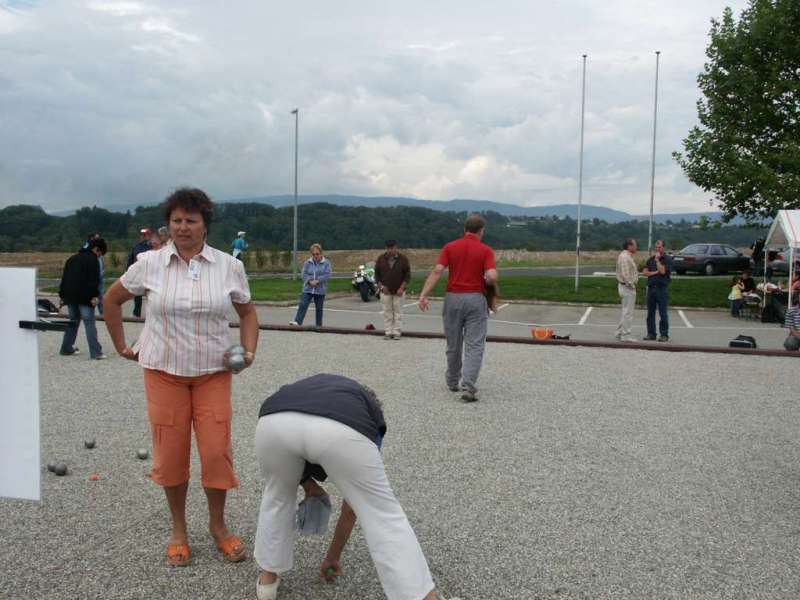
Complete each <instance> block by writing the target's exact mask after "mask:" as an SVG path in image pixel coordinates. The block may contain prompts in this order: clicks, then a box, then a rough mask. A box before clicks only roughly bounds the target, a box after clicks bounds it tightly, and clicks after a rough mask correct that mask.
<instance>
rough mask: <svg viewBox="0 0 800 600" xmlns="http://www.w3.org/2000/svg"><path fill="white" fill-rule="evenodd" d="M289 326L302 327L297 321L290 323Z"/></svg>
mask: <svg viewBox="0 0 800 600" xmlns="http://www.w3.org/2000/svg"><path fill="white" fill-rule="evenodd" d="M289 325H291V326H292V327H300V323H298V322H297V321H289Z"/></svg>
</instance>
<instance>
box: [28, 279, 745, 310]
mask: <svg viewBox="0 0 800 600" xmlns="http://www.w3.org/2000/svg"><path fill="white" fill-rule="evenodd" d="M424 283H425V278H424V277H412V279H411V284H410V285H409V287H408V292H409V293H410V294H412V295H416V294H419V292H420V291H421V290H422V285H423V284H424ZM446 285H447V278H446V277H443V278H442V279H441V280H440V281H439V284H438V285H437V286H436V288H435V289H434V291H433V293H432V295H433V296H443V295H444V294H445V289H446ZM730 285H731V284H730V280H729V279H728V278H727V277H724V278H706V277H697V278H694V277H692V278H686V279H675V280H673V281H672V284H671V285H670V288H669V302H670V304H671V305H673V306H688V307H695V308H724V307H727V306H728V300H727V297H728V293H729V292H730ZM108 286H110V282H109V281H106V288H108ZM300 289H301V284H300V282H299V281H293V280H291V279H287V278H281V277H275V278H265V279H255V278H253V279H250V293H251V294H252V297H253V300H258V301H264V302H286V301H292V300H298V299H299V297H300ZM43 291H45V292H47V293H53V294H54V293H58V287H48V288H44V290H43ZM339 292H352V293H353V294H355V293H356V292H355V290H354V289H353V287H352V285H351V284H350V280H349V279H331V280H330V281H329V282H328V293H339ZM500 292H501V298H502V300H539V301H542V302H580V303H586V304H618V303H619V294H618V293H617V281H616V279H614V278H613V277H581V278H580V282H579V286H578V292H577V293H576V292H575V280H574V279H573V278H572V277H553V276H538V275H533V276H530V275H521V276H507V277H501V278H500ZM645 295H646V292H645V283H644V280H643V279H642V280H640V282H639V288H638V290H637V294H636V303H637V304H638V305H643V304H644V303H645Z"/></svg>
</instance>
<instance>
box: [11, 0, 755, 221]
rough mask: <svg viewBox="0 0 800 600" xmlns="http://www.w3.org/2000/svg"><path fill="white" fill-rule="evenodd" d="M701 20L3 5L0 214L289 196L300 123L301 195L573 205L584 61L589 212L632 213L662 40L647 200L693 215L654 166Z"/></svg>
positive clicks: (531, 12) (687, 9)
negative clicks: (202, 192) (593, 208)
mask: <svg viewBox="0 0 800 600" xmlns="http://www.w3.org/2000/svg"><path fill="white" fill-rule="evenodd" d="M2 4H3V3H2V1H1V0H0V6H2ZM696 4H697V3H689V2H687V1H685V0H678V1H676V2H674V3H672V4H671V5H670V6H666V7H664V6H661V5H659V4H656V3H653V2H646V3H643V4H642V6H641V7H639V6H638V5H637V6H636V7H634V8H631V3H629V2H622V1H621V0H614V1H609V2H604V3H595V2H588V1H584V2H579V1H577V0H573V1H571V2H564V3H559V5H558V6H546V7H544V8H543V7H542V5H539V7H538V8H537V7H533V8H531V6H530V3H528V2H508V3H505V4H504V5H503V6H502V7H500V8H498V7H489V6H488V5H487V6H482V5H481V6H469V5H465V4H464V3H455V2H444V3H424V4H423V3H421V2H409V3H404V4H403V5H402V6H392V7H391V8H390V9H387V8H386V7H383V8H378V7H377V6H365V5H364V4H363V3H357V2H349V1H348V2H343V3H336V4H335V5H334V4H333V3H327V2H312V3H311V4H309V5H305V6H304V7H292V6H288V5H287V6H283V5H281V6H278V5H275V6H272V5H270V6H267V5H265V4H263V3H258V2H243V3H237V5H236V10H235V11H234V10H232V9H230V8H229V7H227V6H222V5H214V4H200V3H194V2H170V3H165V2H134V1H130V2H125V3H120V2H115V1H113V0H102V1H100V0H97V2H94V3H92V2H89V3H88V4H84V5H78V4H74V3H72V2H67V1H55V2H52V3H42V4H36V5H32V6H27V5H26V6H23V7H22V8H15V11H17V12H23V13H24V14H25V26H24V27H22V26H19V27H17V26H14V28H11V30H10V31H6V30H5V29H3V28H2V27H0V135H2V137H3V139H4V140H5V141H6V143H4V144H3V146H2V147H0V205H5V204H11V203H17V202H32V203H38V204H42V205H44V206H46V207H48V208H54V209H56V208H59V207H64V206H77V205H80V204H86V203H98V204H119V203H120V202H123V201H125V202H128V201H142V202H144V201H153V200H154V199H155V200H157V199H160V198H161V197H163V196H164V195H165V193H166V192H167V191H168V190H169V189H171V188H173V187H175V186H176V185H179V184H183V183H191V184H194V185H201V186H204V187H207V188H208V189H209V191H211V192H212V193H213V194H214V195H215V196H217V197H221V198H226V197H242V196H246V195H250V194H253V195H255V194H259V195H260V194H271V193H285V192H287V191H288V190H290V189H291V181H292V174H291V169H292V143H293V134H294V129H293V118H292V117H291V115H290V114H289V111H290V110H291V109H293V108H294V107H296V106H297V107H300V123H301V130H300V141H301V165H300V166H301V181H300V184H301V191H303V192H307V193H312V192H339V193H357V194H364V195H369V194H377V193H392V191H391V190H392V188H391V187H390V188H388V189H384V188H383V187H381V185H382V184H380V183H376V182H380V181H388V182H391V185H393V186H396V188H397V189H398V191H397V192H394V193H400V191H399V190H400V189H405V190H440V193H441V194H444V196H434V197H435V198H436V197H448V196H447V194H453V195H455V194H458V195H460V196H467V197H468V196H478V195H480V196H482V197H488V198H491V199H495V200H500V201H517V202H529V203H536V204H541V203H548V202H565V201H574V200H575V199H576V198H577V187H576V186H577V152H578V119H579V109H580V96H579V94H580V53H581V52H583V51H586V52H588V53H589V73H588V103H587V137H586V155H585V174H586V193H585V196H584V197H585V200H586V201H587V202H593V203H606V204H608V205H610V206H613V207H616V208H622V209H627V210H632V211H634V212H642V211H641V210H639V208H637V207H641V206H643V204H642V202H643V201H644V200H647V199H649V168H650V162H649V161H650V136H651V127H652V95H653V89H652V86H653V67H654V63H653V55H652V50H654V49H655V48H653V47H652V46H653V44H655V43H656V42H658V43H659V44H660V47H661V49H662V50H663V51H664V55H663V62H662V66H663V70H662V89H661V93H660V107H659V115H660V117H659V137H658V140H659V152H658V161H657V174H658V176H659V182H662V185H663V187H660V188H659V189H657V201H658V199H659V198H661V199H663V201H664V203H665V207H664V210H667V208H666V207H667V206H669V207H674V209H675V210H693V209H694V210H704V209H706V207H707V204H706V203H705V202H704V200H703V199H704V198H705V195H704V194H702V192H700V191H699V190H697V189H696V188H695V187H694V186H692V185H691V184H689V183H688V182H687V181H686V180H685V178H683V176H682V175H681V174H680V172H679V170H678V169H677V167H676V166H675V165H674V163H673V161H672V160H671V158H670V155H669V154H670V152H671V151H672V150H673V149H675V148H676V147H677V146H678V144H679V143H680V140H681V139H682V137H683V136H685V134H686V132H687V131H688V129H689V127H690V126H691V125H692V124H693V122H694V119H695V106H694V105H695V101H696V99H697V88H696V83H695V78H696V75H697V73H698V72H699V70H700V68H701V67H702V62H703V59H704V56H703V50H704V48H705V44H706V42H707V40H706V38H705V33H706V32H707V30H708V23H709V19H710V17H711V16H718V15H719V14H720V13H721V10H722V7H723V6H724V2H723V1H722V0H713V1H711V2H708V3H704V4H705V5H704V6H702V7H700V6H696ZM743 4H744V0H739V1H738V2H737V3H736V5H737V6H739V7H741V5H743ZM92 6H94V8H92ZM423 9H424V10H423ZM369 151H375V152H377V151H384V152H385V151H392V152H396V153H399V154H398V155H396V156H390V157H388V158H387V159H386V160H377V161H376V160H372V159H371V157H370V156H368V155H365V154H364V153H365V152H369ZM353 152H355V153H356V154H353ZM431 157H435V158H431ZM373 158H374V157H373ZM428 159H431V160H433V161H434V163H433V164H432V163H431V162H430V160H428ZM354 169H355V171H354ZM359 169H367V171H364V172H362V171H359ZM375 169H378V171H375ZM365 172H371V173H372V174H373V178H372V179H370V178H369V177H366V176H365V175H364V173H365ZM359 173H360V174H359ZM476 173H477V174H478V175H476ZM496 173H501V174H502V176H496Z"/></svg>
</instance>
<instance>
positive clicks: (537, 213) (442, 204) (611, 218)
mask: <svg viewBox="0 0 800 600" xmlns="http://www.w3.org/2000/svg"><path fill="white" fill-rule="evenodd" d="M220 202H229V203H244V202H253V203H259V204H271V205H272V206H275V207H276V208H278V207H283V206H292V205H293V204H294V196H292V195H290V194H286V195H281V196H256V197H252V198H233V199H228V200H220ZM316 202H327V203H329V204H336V205H339V206H366V207H370V208H375V207H386V206H417V207H422V208H430V209H433V210H441V211H453V212H486V211H494V212H497V213H500V214H501V215H504V216H507V217H516V216H519V217H546V216H550V217H559V218H563V217H570V218H571V219H575V218H576V217H577V214H578V205H577V204H552V205H549V206H518V205H516V204H506V203H504V202H492V201H491V200H463V199H454V200H420V199H418V198H403V197H392V196H345V195H338V194H324V195H315V194H308V195H301V196H298V204H313V203H316ZM136 206H137V205H132V204H131V205H116V206H105V207H104V208H106V209H108V210H113V211H118V212H125V211H128V210H130V211H133V210H134V209H135V208H136ZM73 212H74V210H64V211H57V212H53V213H51V214H54V215H58V216H64V215H70V214H72V213H73ZM703 216H705V217H708V219H710V220H711V221H716V220H718V219H719V218H720V217H721V213H719V212H698V213H659V214H655V215H653V218H654V220H655V221H656V222H658V223H665V222H666V221H672V222H675V223H677V222H679V221H681V220H682V219H683V220H686V221H688V222H696V221H698V220H699V219H700V218H701V217H703ZM581 218H583V219H600V220H601V221H606V222H607V223H621V222H623V221H634V220H636V221H644V220H647V219H648V215H632V214H630V213H627V212H624V211H621V210H614V209H612V208H606V207H604V206H594V205H591V204H584V205H582V207H581ZM734 224H738V223H737V222H736V221H734Z"/></svg>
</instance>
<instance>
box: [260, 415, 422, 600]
mask: <svg viewBox="0 0 800 600" xmlns="http://www.w3.org/2000/svg"><path fill="white" fill-rule="evenodd" d="M255 442H256V444H255V445H256V455H257V457H258V464H259V466H260V468H261V473H262V475H263V476H264V479H265V480H266V481H265V484H264V495H263V496H262V498H261V510H260V512H259V515H258V529H257V531H256V542H255V553H254V556H255V559H256V562H257V563H258V564H259V566H260V567H261V568H262V569H263V570H265V571H271V572H273V573H283V572H285V571H288V570H289V569H291V568H292V565H293V553H294V541H295V533H294V517H295V510H296V508H297V488H298V485H299V482H300V478H301V477H302V474H303V467H304V465H305V461H306V460H308V461H309V462H311V463H314V464H318V465H321V466H322V468H324V469H325V471H326V472H327V473H328V479H329V480H330V481H331V482H333V483H334V484H335V485H336V487H337V488H338V489H339V491H340V492H341V494H342V496H343V497H344V498H345V499H346V500H347V502H348V504H350V506H351V507H352V508H353V511H354V512H355V513H356V516H357V517H358V522H359V523H360V524H361V529H362V530H363V532H364V537H365V538H366V540H367V546H368V547H369V553H370V556H372V561H373V562H374V563H375V568H376V570H377V571H378V577H379V579H380V581H381V585H382V586H383V591H384V592H385V593H386V597H387V598H388V599H389V600H421V599H422V598H424V597H425V596H426V595H427V594H428V593H429V592H430V591H431V590H432V589H433V587H434V586H433V579H432V578H431V573H430V571H429V569H428V563H427V561H426V560H425V556H423V554H422V548H420V545H419V542H418V541H417V537H416V536H415V535H414V531H413V530H412V529H411V524H410V523H409V522H408V518H407V517H406V515H405V513H404V512H403V508H402V507H401V506H400V503H399V502H398V501H397V498H395V495H394V492H392V488H391V487H390V486H389V480H388V479H387V478H386V471H385V470H384V467H383V460H382V459H381V454H380V451H379V450H378V447H377V446H376V445H375V443H374V442H371V441H370V440H369V439H367V438H366V437H365V436H363V435H362V434H360V433H359V432H357V431H356V430H355V429H352V428H350V427H348V426H346V425H343V424H342V423H339V422H338V421H334V420H332V419H327V418H325V417H318V416H316V415H308V414H305V413H298V412H281V413H275V414H272V415H267V416H264V417H261V418H260V419H259V420H258V425H257V426H256V440H255Z"/></svg>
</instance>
